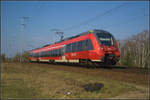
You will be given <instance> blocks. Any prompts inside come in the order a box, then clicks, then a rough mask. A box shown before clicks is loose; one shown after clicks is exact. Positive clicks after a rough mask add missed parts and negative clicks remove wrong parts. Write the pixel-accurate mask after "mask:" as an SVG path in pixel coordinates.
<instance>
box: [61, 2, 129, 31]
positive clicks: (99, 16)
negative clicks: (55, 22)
mask: <svg viewBox="0 0 150 100" xmlns="http://www.w3.org/2000/svg"><path fill="white" fill-rule="evenodd" d="M127 4H128V3H123V4H121V5H119V6H116V7H114V8H111V9H109V10H107V11H106V12H104V13H102V14H98V15H96V16H95V17H93V18H90V19H88V20H86V21H84V22H81V23H79V24H76V25H73V26H71V27H69V28H66V29H64V30H63V31H66V30H71V29H73V28H76V27H80V26H81V25H87V24H88V23H90V22H92V21H94V20H97V19H99V18H101V17H103V16H105V15H106V14H108V13H111V12H112V11H115V10H117V9H119V8H121V7H124V6H125V5H127Z"/></svg>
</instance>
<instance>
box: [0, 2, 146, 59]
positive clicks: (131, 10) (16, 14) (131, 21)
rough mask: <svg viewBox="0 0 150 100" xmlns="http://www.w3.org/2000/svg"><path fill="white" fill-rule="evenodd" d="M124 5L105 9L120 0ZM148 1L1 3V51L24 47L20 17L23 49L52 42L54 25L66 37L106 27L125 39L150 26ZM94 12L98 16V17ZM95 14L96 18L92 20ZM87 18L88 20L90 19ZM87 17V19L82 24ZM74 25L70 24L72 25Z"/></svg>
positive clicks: (8, 52) (17, 50) (117, 3)
mask: <svg viewBox="0 0 150 100" xmlns="http://www.w3.org/2000/svg"><path fill="white" fill-rule="evenodd" d="M123 3H125V4H124V6H122V7H120V8H118V9H116V10H113V11H111V12H109V13H106V12H107V11H109V10H110V9H113V8H115V7H117V6H119V5H121V4H123ZM148 3H149V2H148V1H132V2H131V1H126V2H125V1H124V2H122V1H88V2H87V1H70V2H69V1H61V2H60V1H55V2H54V1H44V2H42V1H32V2H31V1H30V2H27V1H22V2H17V1H16V2H14V1H13V2H10V1H9V2H4V1H3V2H2V3H1V5H2V6H1V8H2V9H1V15H2V17H1V20H2V23H1V25H2V27H1V29H2V30H1V33H2V34H1V35H2V53H5V54H6V55H7V56H14V55H15V54H16V53H17V52H20V51H21V41H22V39H21V25H20V24H21V21H20V20H21V17H22V16H25V17H29V19H27V20H25V29H24V50H30V49H33V48H37V47H40V46H43V45H45V44H49V43H52V42H53V36H54V35H53V33H54V32H52V31H51V30H52V29H59V30H61V31H63V32H64V37H70V36H73V35H77V34H79V33H81V32H85V31H88V30H91V29H104V30H106V31H109V32H110V33H112V34H113V35H114V36H115V37H116V39H125V38H127V37H130V36H132V35H135V34H137V33H139V32H141V31H143V30H145V29H146V30H149V12H148V9H149V8H148V7H149V5H148ZM95 16H97V17H96V18H95ZM91 18H93V19H94V20H89V19H91ZM87 20H88V21H87ZM85 21H87V23H83V24H80V23H82V22H85ZM72 26H73V28H70V27H72Z"/></svg>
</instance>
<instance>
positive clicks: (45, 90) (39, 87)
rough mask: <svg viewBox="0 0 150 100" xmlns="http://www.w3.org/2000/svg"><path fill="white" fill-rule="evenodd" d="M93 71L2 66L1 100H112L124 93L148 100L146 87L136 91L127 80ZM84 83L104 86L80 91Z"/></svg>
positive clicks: (15, 64)
mask: <svg viewBox="0 0 150 100" xmlns="http://www.w3.org/2000/svg"><path fill="white" fill-rule="evenodd" d="M59 67H60V68H59ZM67 69H69V70H67ZM77 69H78V71H77ZM91 70H92V71H91ZM94 70H95V69H83V68H71V67H68V68H67V67H66V68H65V67H64V66H57V65H48V64H20V63H3V64H2V73H1V75H2V98H113V97H117V96H119V95H123V94H125V93H127V92H132V93H134V92H135V93H136V92H138V93H142V94H144V96H143V95H142V96H141V98H148V91H147V90H148V89H147V88H148V87H147V85H144V87H143V86H140V87H142V88H139V87H138V86H139V85H138V86H137V85H134V84H133V83H129V81H120V80H114V79H113V78H110V79H109V78H108V77H110V76H109V74H108V73H109V72H108V73H107V74H108V76H107V75H106V73H101V75H100V74H98V72H97V71H96V70H95V73H97V74H95V75H93V74H91V73H93V72H94ZM85 73H86V74H85ZM102 74H104V75H106V77H105V76H104V75H102ZM118 74H120V73H118ZM114 75H116V74H114ZM88 83H90V84H92V83H93V84H94V83H101V84H103V85H104V87H102V88H101V90H96V91H92V92H90V91H86V90H85V89H84V88H83V85H85V84H88ZM135 97H136V96H135ZM120 98H121V97H120ZM139 98H140V97H139Z"/></svg>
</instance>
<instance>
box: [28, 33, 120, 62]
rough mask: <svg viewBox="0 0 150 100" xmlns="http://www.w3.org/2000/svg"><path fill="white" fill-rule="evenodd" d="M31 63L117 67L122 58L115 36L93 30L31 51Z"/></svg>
mask: <svg viewBox="0 0 150 100" xmlns="http://www.w3.org/2000/svg"><path fill="white" fill-rule="evenodd" d="M29 53H30V56H29V60H30V61H37V62H50V63H56V62H65V63H81V64H82V63H86V64H89V63H90V64H91V63H92V64H95V63H96V64H99V63H103V64H110V65H115V64H116V63H117V62H118V61H119V58H120V52H119V50H118V45H117V42H116V40H115V38H114V37H113V35H112V34H111V33H109V32H107V31H104V30H91V31H88V32H85V33H81V34H79V35H76V36H73V37H70V38H66V39H64V40H62V41H59V42H56V43H55V44H49V45H46V46H43V47H41V48H37V49H34V50H31V51H29Z"/></svg>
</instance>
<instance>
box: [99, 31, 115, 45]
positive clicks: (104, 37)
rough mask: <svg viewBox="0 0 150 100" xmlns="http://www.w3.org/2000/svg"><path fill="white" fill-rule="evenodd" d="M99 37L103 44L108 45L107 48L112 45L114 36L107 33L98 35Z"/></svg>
mask: <svg viewBox="0 0 150 100" xmlns="http://www.w3.org/2000/svg"><path fill="white" fill-rule="evenodd" d="M97 37H98V39H99V40H100V42H101V44H103V45H106V46H111V45H112V44H113V43H112V40H111V39H112V36H111V34H107V33H97Z"/></svg>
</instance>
